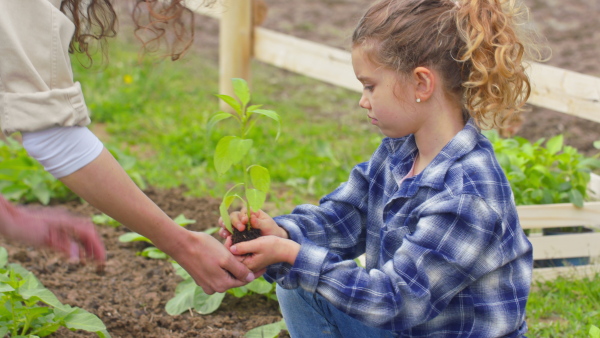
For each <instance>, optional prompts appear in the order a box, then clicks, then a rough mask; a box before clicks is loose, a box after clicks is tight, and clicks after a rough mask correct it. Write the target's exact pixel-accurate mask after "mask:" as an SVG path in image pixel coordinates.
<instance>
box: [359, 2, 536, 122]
mask: <svg viewBox="0 0 600 338" xmlns="http://www.w3.org/2000/svg"><path fill="white" fill-rule="evenodd" d="M524 14H525V15H526V14H527V10H526V8H525V7H523V6H522V5H518V4H517V3H516V2H515V0H458V1H452V0H402V1H398V0H381V1H378V2H376V3H375V4H373V5H371V7H370V8H369V9H368V10H367V12H366V13H365V15H364V16H363V17H362V18H361V20H360V21H359V23H358V26H357V27H356V29H355V30H354V33H353V36H352V44H353V46H354V47H356V46H360V47H362V48H363V49H365V51H366V52H367V53H368V55H369V57H370V58H371V59H372V61H374V62H376V63H377V64H379V65H381V66H384V67H386V68H389V69H392V70H395V71H396V72H398V73H399V74H409V73H410V72H411V71H412V70H414V69H415V68H416V67H419V66H424V67H431V68H433V69H436V70H437V71H438V72H440V74H441V76H442V80H443V83H444V92H445V94H446V95H449V96H450V97H452V98H454V99H456V100H458V101H460V102H461V105H462V108H463V111H464V112H465V118H467V117H468V116H469V115H470V116H471V117H473V118H474V120H475V122H476V123H477V125H478V126H480V127H481V128H484V129H487V128H493V127H497V128H501V127H504V126H505V124H506V123H507V122H508V121H510V120H511V119H513V118H514V116H515V114H518V113H520V112H521V111H523V110H524V108H523V106H524V105H525V103H526V101H527V99H528V98H529V94H530V92H531V86H530V82H529V78H528V76H527V74H526V73H525V66H524V63H523V62H524V56H525V55H528V56H531V55H533V53H529V52H528V50H527V49H526V46H528V44H526V43H525V42H524V41H525V38H524V36H523V35H522V34H520V32H519V28H522V27H523V25H521V22H520V21H519V20H520V18H521V17H523V15H524ZM531 46H533V44H531Z"/></svg>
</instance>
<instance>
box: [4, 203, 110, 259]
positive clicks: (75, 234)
mask: <svg viewBox="0 0 600 338" xmlns="http://www.w3.org/2000/svg"><path fill="white" fill-rule="evenodd" d="M0 234H2V235H3V236H5V237H7V238H9V239H10V240H15V241H19V242H22V243H25V244H28V245H32V246H35V247H46V248H50V249H53V250H55V251H58V252H61V253H63V254H64V255H65V256H67V257H69V259H71V260H75V261H79V260H82V261H86V260H93V261H94V262H95V263H96V264H97V266H98V268H99V269H102V267H103V266H104V262H105V261H106V251H105V249H104V244H103V243H102V240H101V239H100V236H99V235H98V233H97V232H96V228H95V227H94V224H92V222H91V221H89V220H87V219H85V218H82V217H77V216H74V215H71V214H70V213H68V212H66V211H64V210H61V209H56V208H49V207H44V208H32V207H24V206H14V205H12V204H10V203H9V202H8V201H6V200H5V199H4V198H3V197H2V196H0Z"/></svg>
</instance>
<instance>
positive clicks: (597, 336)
mask: <svg viewBox="0 0 600 338" xmlns="http://www.w3.org/2000/svg"><path fill="white" fill-rule="evenodd" d="M597 142H600V141H597ZM589 334H590V338H600V328H598V327H597V326H596V325H592V326H591V327H590V332H589Z"/></svg>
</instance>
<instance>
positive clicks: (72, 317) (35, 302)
mask: <svg viewBox="0 0 600 338" xmlns="http://www.w3.org/2000/svg"><path fill="white" fill-rule="evenodd" d="M0 304H2V306H0V337H7V336H10V337H45V336H48V335H50V334H52V333H54V332H55V331H57V330H58V329H59V328H61V327H66V328H68V329H70V330H85V331H89V332H96V334H97V335H98V336H99V337H110V334H109V333H108V331H106V326H105V325H104V323H102V321H101V320H100V318H98V317H97V316H96V315H94V314H92V313H90V312H87V311H86V310H84V309H81V308H78V307H72V306H70V305H67V304H62V303H61V302H60V301H59V300H58V298H56V296H55V295H54V293H52V292H51V291H50V290H48V289H46V288H45V287H44V285H42V283H40V281H39V280H38V279H37V278H35V276H34V275H33V273H31V272H30V271H28V270H27V269H25V268H24V267H22V266H21V265H19V264H8V253H7V251H6V249H4V248H3V247H0Z"/></svg>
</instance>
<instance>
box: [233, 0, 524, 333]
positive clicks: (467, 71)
mask: <svg viewBox="0 0 600 338" xmlns="http://www.w3.org/2000/svg"><path fill="white" fill-rule="evenodd" d="M517 10H518V9H517V8H515V7H514V2H513V1H510V2H509V1H506V2H504V1H501V0H468V1H467V0H464V1H459V2H454V1H450V0H400V1H398V0H383V1H379V2H377V3H375V4H373V5H372V6H371V7H370V8H369V10H368V11H367V12H366V14H365V15H364V16H363V18H362V19H361V20H360V22H359V24H358V27H357V28H356V30H355V31H354V34H353V46H352V47H353V48H352V64H353V67H354V71H355V73H356V77H357V78H358V79H359V80H360V81H361V82H362V83H363V85H364V91H363V94H362V97H361V99H360V102H359V104H360V106H361V107H363V108H365V109H366V111H367V116H368V118H369V120H370V121H371V123H372V124H374V125H376V126H377V127H378V128H379V129H380V130H381V132H382V133H383V134H384V135H385V136H387V138H385V139H384V140H383V141H382V143H381V145H380V146H379V148H378V149H377V150H376V151H375V153H374V154H373V156H372V157H371V159H370V160H369V161H368V162H365V163H361V164H359V165H357V166H356V167H355V168H354V169H353V171H352V173H351V174H350V178H349V179H348V181H347V182H346V183H344V184H342V185H341V186H340V187H339V188H338V189H336V190H335V191H334V192H332V193H331V194H329V195H328V196H326V197H324V198H323V199H322V200H321V201H320V205H319V206H314V205H301V206H298V207H297V208H296V209H295V210H294V211H293V213H292V214H290V215H284V216H279V217H276V218H275V219H274V220H273V219H271V218H270V217H269V216H268V215H266V214H265V213H263V212H257V213H253V214H252V216H251V220H250V221H251V224H252V226H254V227H256V228H260V229H261V230H262V232H263V235H265V236H263V237H261V238H259V239H256V240H254V241H251V242H245V243H238V244H236V245H234V246H231V247H230V250H231V251H232V252H233V253H234V254H236V255H243V254H247V253H251V254H252V255H250V256H240V260H243V261H244V263H245V264H246V266H248V267H249V268H250V269H252V270H253V271H260V270H261V269H262V268H264V267H267V266H268V269H267V272H266V277H267V278H268V279H269V280H274V281H276V282H277V283H278V284H279V285H278V288H277V295H278V298H279V301H280V305H281V309H282V311H283V316H284V319H285V321H286V323H287V326H288V329H289V331H290V333H291V336H292V337H294V338H297V337H323V336H335V337H379V336H401V337H521V336H523V334H524V333H525V332H526V331H527V325H526V323H525V305H526V302H527V297H528V294H529V286H530V282H531V273H532V247H531V244H530V243H529V241H528V240H527V238H526V236H525V234H524V232H523V230H522V229H521V227H520V225H519V220H518V216H517V211H516V208H515V204H514V201H513V195H512V192H511V189H510V185H509V183H508V181H507V179H506V177H505V175H504V174H503V172H502V169H501V168H500V166H499V165H498V163H497V161H496V158H495V156H494V151H493V149H492V146H491V145H490V143H489V142H488V140H487V139H486V138H485V137H484V136H483V135H482V134H481V133H480V129H479V127H480V126H486V125H491V124H496V125H501V124H502V121H504V120H505V119H506V118H507V117H509V116H510V115H511V114H512V113H514V112H517V111H518V110H519V109H520V108H521V107H522V106H523V104H524V103H525V101H526V99H527V97H528V94H529V81H528V79H527V76H526V75H525V73H524V70H523V66H522V64H521V61H522V57H523V54H524V45H523V44H522V43H521V42H520V40H519V39H518V37H517V34H516V32H515V29H516V22H515V20H516V18H515V15H517V14H518V13H517ZM232 220H233V224H234V225H235V226H236V227H237V228H239V229H242V227H243V225H242V224H245V223H246V222H247V221H248V220H247V217H246V216H245V213H243V212H242V213H233V214H232ZM221 234H222V235H228V233H227V232H225V231H221ZM229 243H230V240H229V239H228V240H227V244H229ZM363 253H366V267H365V268H362V267H360V266H358V265H357V264H356V263H355V261H354V259H355V258H357V257H358V256H360V255H361V254H363Z"/></svg>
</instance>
